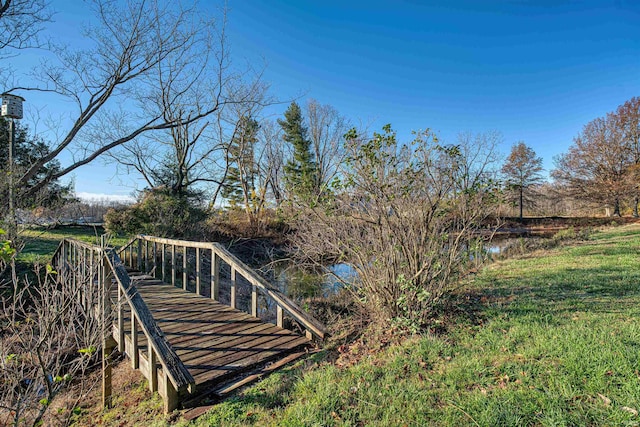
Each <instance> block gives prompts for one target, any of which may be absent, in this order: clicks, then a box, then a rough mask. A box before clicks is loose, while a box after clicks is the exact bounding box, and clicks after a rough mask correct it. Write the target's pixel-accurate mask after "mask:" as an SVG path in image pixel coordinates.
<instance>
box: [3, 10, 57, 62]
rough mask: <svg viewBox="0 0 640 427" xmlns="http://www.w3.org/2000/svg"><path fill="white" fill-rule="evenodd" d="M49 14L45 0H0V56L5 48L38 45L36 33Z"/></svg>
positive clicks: (47, 19)
mask: <svg viewBox="0 0 640 427" xmlns="http://www.w3.org/2000/svg"><path fill="white" fill-rule="evenodd" d="M51 15H52V13H51V11H50V9H49V2H48V1H46V0H0V58H2V56H3V55H2V54H3V53H4V52H3V51H5V49H7V48H10V49H24V48H27V47H37V46H40V41H39V40H38V33H40V31H41V30H42V27H43V24H44V23H46V22H48V21H50V20H51Z"/></svg>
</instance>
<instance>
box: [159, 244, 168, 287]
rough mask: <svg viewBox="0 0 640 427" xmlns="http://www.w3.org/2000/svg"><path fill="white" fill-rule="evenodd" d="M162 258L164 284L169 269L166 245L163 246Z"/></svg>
mask: <svg viewBox="0 0 640 427" xmlns="http://www.w3.org/2000/svg"><path fill="white" fill-rule="evenodd" d="M161 247H162V256H161V257H160V258H161V260H160V262H162V281H163V282H164V280H165V276H166V269H167V268H166V267H167V259H166V254H165V252H166V251H167V250H166V248H165V245H164V243H163V244H162V246H161Z"/></svg>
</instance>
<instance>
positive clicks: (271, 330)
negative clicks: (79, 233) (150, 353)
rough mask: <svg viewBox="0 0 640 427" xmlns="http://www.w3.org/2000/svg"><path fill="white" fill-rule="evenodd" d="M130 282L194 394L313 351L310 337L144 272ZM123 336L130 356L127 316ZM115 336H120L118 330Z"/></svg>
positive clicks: (142, 347) (142, 345)
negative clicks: (190, 379)
mask: <svg viewBox="0 0 640 427" xmlns="http://www.w3.org/2000/svg"><path fill="white" fill-rule="evenodd" d="M129 276H130V277H131V279H132V281H133V284H134V285H135V287H136V289H137V290H138V293H139V294H140V295H141V296H142V299H143V300H144V302H145V303H146V305H147V307H148V308H149V310H150V311H151V314H152V315H153V318H154V319H155V321H156V323H157V325H158V326H159V327H160V330H161V331H162V333H163V334H164V336H165V338H166V339H167V341H168V342H169V344H171V346H172V347H173V349H174V351H175V352H176V354H177V355H178V357H180V360H182V362H183V363H184V365H185V367H186V368H187V369H188V370H189V373H191V375H192V376H193V378H194V379H195V383H196V388H197V390H196V394H197V393H198V392H202V391H206V390H207V389H209V388H211V387H214V386H216V385H218V384H220V383H222V382H224V381H227V380H229V379H233V378H234V377H235V376H237V375H238V374H242V373H244V372H247V371H248V370H250V369H251V368H253V367H255V366H257V365H262V364H264V363H266V362H269V361H272V360H274V359H278V358H281V357H284V356H286V355H287V354H289V353H291V352H293V351H295V350H298V349H300V348H301V347H305V346H309V345H310V341H309V340H308V339H307V338H306V337H303V336H300V335H298V334H295V333H293V332H291V331H289V330H287V329H283V328H280V327H278V326H276V325H272V324H270V323H264V322H262V321H261V320H260V319H258V318H256V317H253V316H251V315H249V314H247V313H244V312H242V311H240V310H237V309H234V308H231V307H229V306H226V305H223V304H221V303H219V302H216V301H214V300H212V299H210V298H206V297H203V296H200V295H196V294H193V293H190V292H187V291H184V290H182V289H180V288H176V287H174V286H171V285H168V284H165V283H164V282H162V281H161V280H157V279H154V278H153V277H151V276H148V275H144V274H141V273H140V272H130V273H129ZM124 331H125V340H126V346H125V352H126V353H127V354H132V353H133V351H132V342H131V334H130V331H131V324H130V313H129V311H128V310H125V324H124ZM114 336H115V337H118V336H119V333H118V325H117V324H115V325H114ZM138 340H139V344H138V345H139V346H140V350H141V351H140V353H141V354H142V356H141V358H143V359H144V358H145V356H144V354H145V349H146V342H145V340H144V338H143V337H140V338H139V339H138ZM116 341H118V339H117V338H116ZM127 350H129V351H127ZM146 363H147V360H143V364H145V365H146Z"/></svg>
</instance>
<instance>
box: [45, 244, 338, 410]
mask: <svg viewBox="0 0 640 427" xmlns="http://www.w3.org/2000/svg"><path fill="white" fill-rule="evenodd" d="M52 266H53V268H54V269H55V270H56V273H57V277H58V280H59V282H60V283H61V284H64V285H67V286H74V287H75V288H76V289H79V290H80V291H79V292H78V293H77V294H78V295H79V298H80V299H81V303H82V304H84V305H85V306H89V307H92V308H93V310H92V311H93V312H94V313H95V315H96V317H97V318H99V319H100V321H101V322H102V325H103V328H104V334H103V335H104V339H103V343H102V354H103V397H104V399H103V401H104V404H105V405H109V404H110V399H111V382H110V375H111V363H110V358H111V356H112V353H113V350H114V348H115V347H116V346H117V349H118V350H119V351H120V352H121V353H124V354H126V355H127V356H128V358H129V359H130V361H131V364H132V366H133V367H134V368H135V369H139V370H140V372H142V374H143V375H144V376H145V377H146V378H147V380H148V382H149V387H150V389H151V391H157V392H158V393H159V394H160V396H162V398H163V400H164V406H165V411H166V412H169V411H172V410H174V409H176V408H178V407H180V406H182V407H188V406H191V405H193V404H194V402H197V401H198V397H199V396H202V395H203V394H211V393H218V394H224V393H225V392H228V391H230V390H233V389H234V388H236V387H238V386H240V385H243V384H245V383H247V382H248V381H249V380H251V379H253V378H256V377H258V376H259V375H261V374H262V373H265V372H269V371H270V370H273V369H275V368H277V367H279V366H281V365H283V364H285V363H286V362H289V361H291V360H294V359H295V358H297V357H300V356H302V355H303V354H305V352H306V350H307V349H308V348H309V346H310V345H311V344H312V341H313V340H322V339H324V337H325V334H326V330H325V327H324V326H323V325H322V324H320V323H319V322H318V321H316V320H315V319H313V318H312V317H311V316H309V315H308V314H306V313H305V312H304V311H303V310H302V309H301V308H300V307H298V306H297V305H296V304H295V303H294V302H293V301H291V300H290V299H289V298H287V297H286V296H285V295H284V294H283V293H282V292H280V291H279V290H277V289H275V288H274V287H273V286H272V285H270V284H269V283H268V282H267V281H266V280H264V279H263V278H262V277H261V276H259V275H258V274H257V273H256V272H255V271H253V270H252V269H251V268H249V267H248V266H247V265H245V264H244V263H243V262H242V261H240V260H239V259H238V258H236V257H235V256H234V255H232V254H231V253H230V252H229V251H227V250H226V249H225V248H224V247H223V246H221V245H220V244H218V243H206V242H190V241H184V240H171V239H163V238H158V237H151V236H144V235H139V236H136V237H135V238H133V239H132V240H131V241H130V242H129V243H128V244H126V245H125V246H123V247H122V248H120V249H118V250H115V249H113V248H109V247H107V246H106V245H105V244H104V242H103V244H102V245H100V246H98V245H91V244H87V243H84V242H80V241H77V240H73V239H65V240H63V241H62V242H61V244H60V246H59V247H58V249H57V251H56V252H55V255H54V257H53V262H52Z"/></svg>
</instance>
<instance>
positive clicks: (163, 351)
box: [52, 239, 195, 392]
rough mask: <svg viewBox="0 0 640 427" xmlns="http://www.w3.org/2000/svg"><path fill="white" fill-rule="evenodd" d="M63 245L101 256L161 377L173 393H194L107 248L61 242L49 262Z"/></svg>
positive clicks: (190, 381)
mask: <svg viewBox="0 0 640 427" xmlns="http://www.w3.org/2000/svg"><path fill="white" fill-rule="evenodd" d="M130 244H131V242H130ZM65 245H69V246H76V247H80V248H83V249H87V250H91V251H93V252H95V253H98V254H100V255H101V260H102V262H104V263H105V266H106V265H108V266H109V268H110V270H111V271H112V272H113V277H114V279H115V282H116V283H117V284H118V287H119V288H120V290H121V291H122V294H123V295H124V297H125V299H126V301H127V303H128V304H129V307H130V308H131V314H132V322H134V321H135V322H136V323H139V325H140V328H141V329H142V331H143V333H144V334H145V336H146V338H147V342H148V343H149V345H150V347H151V348H152V349H153V352H154V354H155V356H154V357H157V362H158V363H160V365H161V366H162V369H163V371H164V373H165V374H166V375H167V378H168V379H169V381H171V383H172V384H173V386H174V388H175V390H176V391H181V390H184V389H185V388H186V389H188V390H189V392H193V391H195V380H194V378H193V377H192V376H191V374H190V373H189V371H188V370H187V368H186V367H185V366H184V364H183V363H182V361H181V360H180V358H179V357H178V355H177V354H176V352H175V350H174V349H173V347H171V344H170V343H169V342H168V341H167V339H166V338H165V336H164V334H163V333H162V331H161V330H160V328H159V327H158V325H157V323H156V321H155V320H154V318H153V315H152V314H151V312H150V311H149V308H148V307H147V305H146V304H145V302H144V300H143V299H142V297H141V296H140V294H139V293H138V291H137V289H136V287H135V286H134V284H133V283H132V282H131V278H130V277H129V275H128V273H127V271H126V269H125V266H124V264H123V262H122V260H121V259H120V257H119V256H118V254H117V253H116V252H115V251H114V250H113V249H111V248H105V249H103V248H102V247H100V246H97V245H92V244H90V243H86V242H81V241H78V240H75V239H63V240H62V241H61V242H60V245H59V246H58V248H57V249H56V251H55V252H54V255H53V258H52V259H53V260H54V263H55V260H56V257H58V256H60V253H61V251H62V250H63V248H64V247H65ZM65 262H66V263H67V264H69V263H68V261H67V260H65ZM134 318H135V320H134ZM130 356H131V357H132V358H137V355H130ZM149 381H150V382H151V381H153V379H149Z"/></svg>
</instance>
